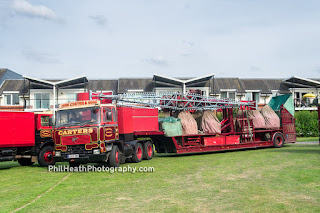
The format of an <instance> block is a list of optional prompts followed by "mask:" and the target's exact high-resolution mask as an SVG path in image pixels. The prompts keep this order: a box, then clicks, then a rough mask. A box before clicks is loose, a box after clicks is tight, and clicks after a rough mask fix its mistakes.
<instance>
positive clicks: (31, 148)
mask: <svg viewBox="0 0 320 213" xmlns="http://www.w3.org/2000/svg"><path fill="white" fill-rule="evenodd" d="M51 117H52V113H34V112H12V111H0V161H12V160H18V162H19V164H20V165H22V166H29V165H32V164H33V163H34V162H36V161H38V162H39V164H40V165H41V166H48V165H50V164H54V159H53V149H54V148H53V147H54V142H53V139H52V124H51V123H52V122H50V121H51V119H50V118H51Z"/></svg>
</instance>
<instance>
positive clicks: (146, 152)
mask: <svg viewBox="0 0 320 213" xmlns="http://www.w3.org/2000/svg"><path fill="white" fill-rule="evenodd" d="M143 148H144V149H143V159H146V160H151V159H152V157H153V146H152V143H151V142H150V141H148V142H146V143H145V144H144V146H143Z"/></svg>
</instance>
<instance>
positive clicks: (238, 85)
mask: <svg viewBox="0 0 320 213" xmlns="http://www.w3.org/2000/svg"><path fill="white" fill-rule="evenodd" d="M224 89H235V90H236V92H238V93H244V92H245V89H244V87H243V84H242V82H241V81H240V79H239V78H214V91H213V93H220V92H221V90H224Z"/></svg>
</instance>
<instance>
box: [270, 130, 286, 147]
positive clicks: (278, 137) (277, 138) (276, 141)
mask: <svg viewBox="0 0 320 213" xmlns="http://www.w3.org/2000/svg"><path fill="white" fill-rule="evenodd" d="M283 144H284V137H283V135H282V134H281V133H279V132H278V133H276V134H275V135H274V136H273V147H276V148H280V147H282V146H283Z"/></svg>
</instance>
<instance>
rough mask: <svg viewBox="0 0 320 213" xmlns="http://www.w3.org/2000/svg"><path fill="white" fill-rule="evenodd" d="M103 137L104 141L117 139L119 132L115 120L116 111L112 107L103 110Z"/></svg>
mask: <svg viewBox="0 0 320 213" xmlns="http://www.w3.org/2000/svg"><path fill="white" fill-rule="evenodd" d="M102 117H103V118H102V119H103V135H104V138H103V140H104V141H112V140H118V139H119V131H118V125H117V119H116V110H115V108H114V107H110V108H109V107H104V108H103V116H102Z"/></svg>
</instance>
